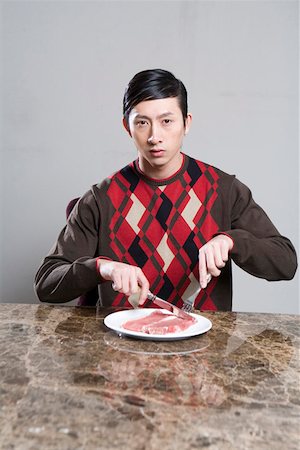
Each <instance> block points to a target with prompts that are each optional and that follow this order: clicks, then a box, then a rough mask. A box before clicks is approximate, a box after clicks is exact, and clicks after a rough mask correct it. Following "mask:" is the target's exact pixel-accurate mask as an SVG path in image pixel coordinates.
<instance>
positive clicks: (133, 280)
mask: <svg viewBox="0 0 300 450" xmlns="http://www.w3.org/2000/svg"><path fill="white" fill-rule="evenodd" d="M129 289H130V295H132V294H135V293H137V292H138V289H139V285H138V280H137V274H136V272H135V271H134V272H132V273H131V274H130V277H129Z"/></svg>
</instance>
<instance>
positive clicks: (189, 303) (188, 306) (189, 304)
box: [181, 273, 211, 313]
mask: <svg viewBox="0 0 300 450" xmlns="http://www.w3.org/2000/svg"><path fill="white" fill-rule="evenodd" d="M210 280H211V274H210V273H209V274H208V275H207V278H206V282H207V284H208V283H209V282H210ZM200 291H201V286H200V284H199V287H198V289H197V290H196V291H195V292H194V293H193V294H192V295H191V296H190V297H189V298H187V299H186V300H183V306H182V308H181V309H182V310H183V311H185V312H187V313H190V312H192V311H193V309H194V303H195V300H196V297H197V295H198V294H199V292H200Z"/></svg>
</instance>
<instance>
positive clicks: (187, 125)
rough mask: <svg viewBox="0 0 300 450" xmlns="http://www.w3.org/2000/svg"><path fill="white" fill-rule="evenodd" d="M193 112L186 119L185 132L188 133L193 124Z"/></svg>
mask: <svg viewBox="0 0 300 450" xmlns="http://www.w3.org/2000/svg"><path fill="white" fill-rule="evenodd" d="M192 119H193V117H192V114H190V113H189V114H188V115H187V117H186V119H185V124H184V134H188V132H189V130H190V127H191V124H192Z"/></svg>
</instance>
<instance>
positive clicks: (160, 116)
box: [135, 111, 174, 119]
mask: <svg viewBox="0 0 300 450" xmlns="http://www.w3.org/2000/svg"><path fill="white" fill-rule="evenodd" d="M167 116H174V113H172V112H171V111H168V112H165V113H163V114H160V115H159V116H158V117H157V118H158V119H163V118H164V117H167ZM135 119H150V117H148V116H144V115H142V114H137V115H136V116H135Z"/></svg>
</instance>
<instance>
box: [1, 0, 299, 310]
mask: <svg viewBox="0 0 300 450" xmlns="http://www.w3.org/2000/svg"><path fill="white" fill-rule="evenodd" d="M298 22H299V14H298V1H293V0H291V1H290V0H284V1H277V0H276V1H268V0H267V1H264V0H262V1H251V0H250V1H168V0H166V1H153V0H151V1H127V0H124V1H93V2H90V1H42V0H41V1H32V2H29V1H3V2H2V3H1V44H2V45H1V55H0V58H1V59H0V60H1V63H2V64H1V67H2V71H1V161H0V162H1V173H0V176H1V191H0V200H1V210H0V211H1V225H0V226H1V228H0V233H1V262H0V276H1V287H0V302H18V303H27V302H30V303H31V302H37V301H38V300H37V299H36V297H35V294H34V291H33V278H34V274H35V272H36V270H37V268H38V266H39V264H40V262H41V260H42V258H43V257H44V256H45V255H46V253H47V252H48V251H49V249H50V247H51V246H52V244H53V242H54V240H55V239H56V237H57V235H58V233H59V231H60V229H61V228H62V227H63V226H64V224H65V208H66V205H67V203H68V201H69V200H70V199H72V198H74V197H77V196H80V195H82V194H83V193H84V192H85V191H87V190H88V189H89V187H90V186H91V185H92V184H94V183H97V182H99V181H101V180H102V179H103V178H104V177H106V176H107V175H110V174H111V173H112V172H114V171H116V170H118V169H120V168H121V167H123V166H124V165H126V164H127V163H128V162H129V161H132V160H133V159H135V157H136V150H135V148H134V146H133V144H132V142H131V140H130V138H129V137H128V135H127V134H126V133H125V131H124V130H123V128H122V125H121V120H122V98H123V94H124V90H125V87H126V84H127V83H128V81H129V80H130V79H131V78H132V76H133V75H134V74H135V73H136V72H138V71H140V70H144V69H149V68H164V69H167V70H170V71H171V72H173V73H174V74H175V75H176V76H177V77H178V78H180V79H181V80H182V81H183V82H184V84H185V85H186V88H187V90H188V94H189V109H190V111H191V112H192V113H193V119H194V120H193V126H192V129H191V131H190V133H189V135H188V136H187V138H186V140H185V143H184V148H183V150H184V151H185V152H186V153H188V154H189V155H191V156H193V157H196V158H198V159H201V160H203V161H205V162H209V163H211V164H213V165H215V166H217V167H219V168H221V169H222V170H224V171H226V172H229V173H233V174H235V175H236V176H237V177H238V178H239V179H240V180H241V181H243V182H244V183H245V184H247V185H248V186H249V187H250V188H251V190H252V193H253V196H254V199H255V200H256V201H257V202H258V203H259V204H260V205H261V206H262V207H263V208H264V209H265V210H266V212H267V213H268V215H269V216H270V217H271V219H272V221H273V222H274V224H275V225H276V226H277V228H278V229H279V230H280V232H281V233H282V234H284V235H286V236H288V237H289V238H290V239H291V240H292V242H293V243H294V245H295V247H296V249H297V251H298V237H299V236H298V230H299V196H298V188H299V180H298V178H299V158H298V139H299V134H298V119H299V116H298V46H299V41H298ZM233 309H234V310H236V311H259V312H282V313H299V276H298V275H297V276H296V277H295V278H294V280H292V281H289V282H286V281H282V282H273V283H269V282H267V281H265V280H261V279H257V278H254V277H252V276H250V275H248V274H247V273H245V272H243V271H242V270H241V269H239V268H237V267H235V268H234V297H233Z"/></svg>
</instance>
